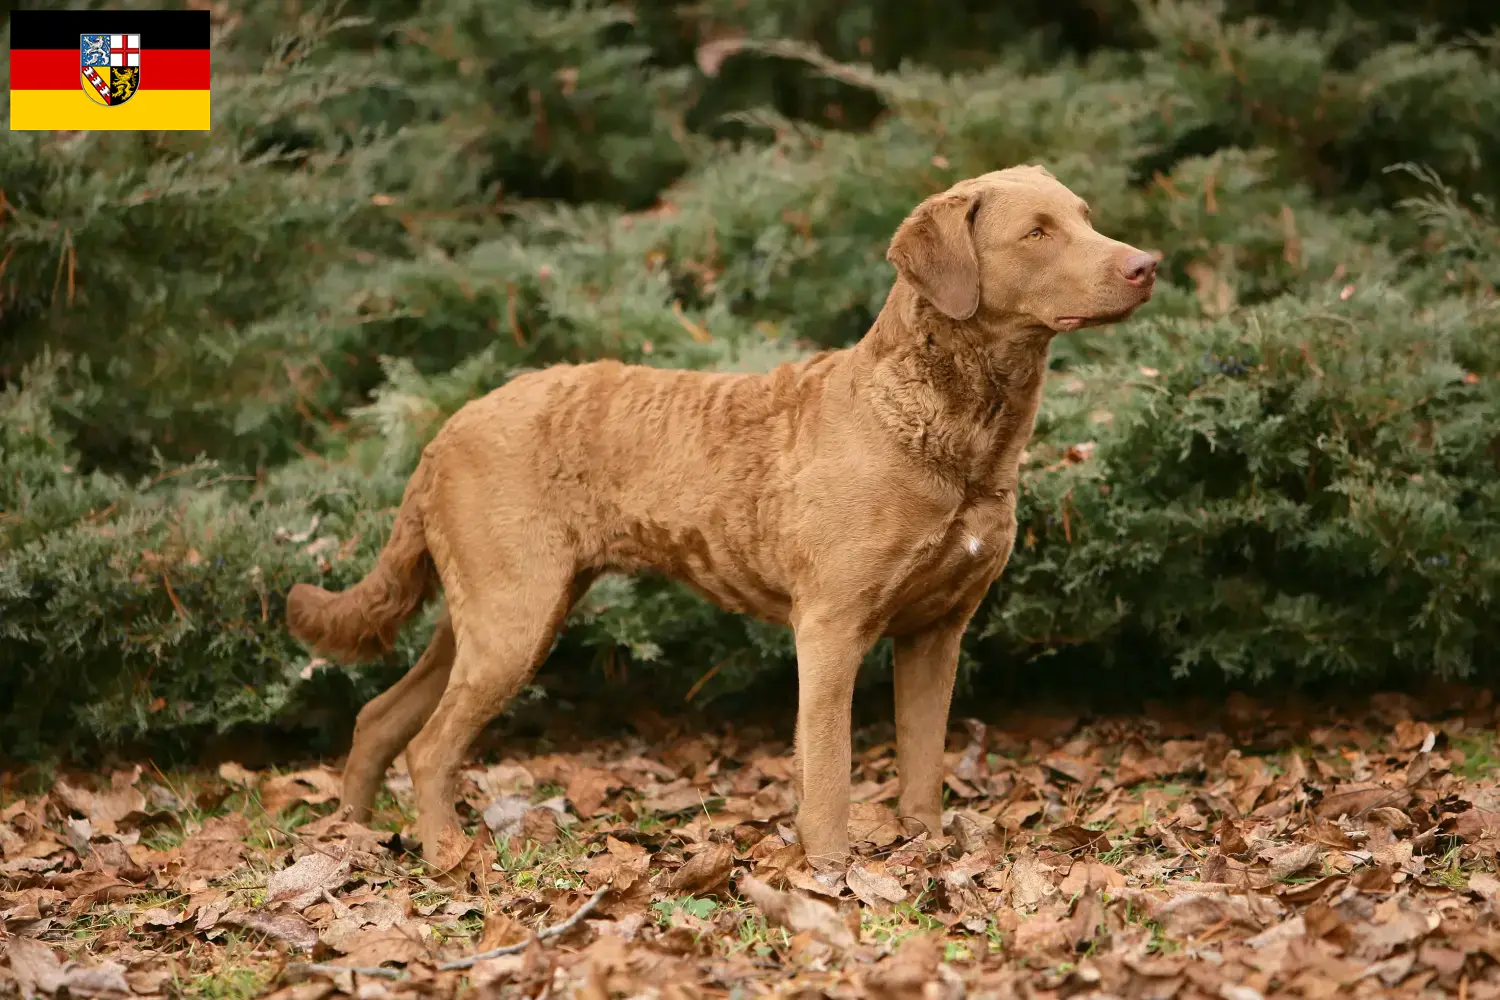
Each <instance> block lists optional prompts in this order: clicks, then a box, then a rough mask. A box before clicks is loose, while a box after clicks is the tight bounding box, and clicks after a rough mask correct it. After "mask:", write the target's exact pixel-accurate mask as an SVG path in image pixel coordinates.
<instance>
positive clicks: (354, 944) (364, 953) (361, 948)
mask: <svg viewBox="0 0 1500 1000" xmlns="http://www.w3.org/2000/svg"><path fill="white" fill-rule="evenodd" d="M343 951H344V957H343V958H341V959H338V960H336V962H335V964H338V965H354V966H360V967H363V968H377V967H379V966H382V965H384V964H386V963H387V962H394V963H396V964H398V965H407V964H410V963H411V962H415V961H417V960H418V959H420V958H425V957H427V946H426V944H424V943H423V940H422V934H421V929H420V926H419V925H418V924H413V923H407V924H404V925H397V926H394V927H385V928H372V929H370V930H365V931H360V932H358V933H357V934H355V935H353V936H351V937H349V938H347V939H345V941H344V943H343Z"/></svg>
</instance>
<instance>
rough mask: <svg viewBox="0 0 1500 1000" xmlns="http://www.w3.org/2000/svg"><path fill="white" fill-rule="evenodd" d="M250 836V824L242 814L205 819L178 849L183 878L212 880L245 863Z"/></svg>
mask: <svg viewBox="0 0 1500 1000" xmlns="http://www.w3.org/2000/svg"><path fill="white" fill-rule="evenodd" d="M249 835H250V823H249V821H248V820H246V819H245V817H244V814H242V813H229V814H228V815H225V816H212V817H210V818H208V819H207V820H205V821H204V822H203V827H202V829H200V830H198V831H197V832H196V833H194V834H192V835H191V836H189V837H188V838H187V839H186V840H184V841H183V842H182V844H181V845H180V846H179V847H178V853H179V855H180V856H181V858H182V862H183V869H184V875H185V876H191V877H193V878H199V879H211V878H217V877H219V876H220V875H227V874H228V873H229V872H232V871H234V870H235V869H236V868H238V867H240V865H242V864H244V863H245V856H246V853H247V851H248V850H249V848H248V847H247V846H246V845H245V839H246V838H247V837H248V836H249Z"/></svg>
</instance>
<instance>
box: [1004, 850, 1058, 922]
mask: <svg viewBox="0 0 1500 1000" xmlns="http://www.w3.org/2000/svg"><path fill="white" fill-rule="evenodd" d="M1008 884H1009V888H1010V905H1011V906H1012V907H1014V908H1015V909H1017V910H1029V909H1032V908H1034V907H1035V906H1036V905H1037V904H1038V903H1040V902H1041V901H1042V900H1044V899H1046V898H1047V897H1048V896H1050V895H1052V894H1053V893H1055V892H1057V887H1056V886H1054V885H1053V884H1052V883H1051V881H1049V880H1048V878H1047V876H1046V875H1045V874H1044V873H1043V871H1042V865H1041V862H1040V861H1039V860H1038V859H1037V856H1036V855H1035V854H1034V853H1032V852H1030V851H1025V852H1023V853H1022V854H1021V855H1019V856H1018V857H1017V858H1016V861H1015V864H1013V865H1011V867H1010V875H1009V878H1008Z"/></svg>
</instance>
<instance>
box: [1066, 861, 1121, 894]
mask: <svg viewBox="0 0 1500 1000" xmlns="http://www.w3.org/2000/svg"><path fill="white" fill-rule="evenodd" d="M1124 884H1125V876H1124V875H1121V874H1120V873H1119V871H1117V870H1116V869H1114V868H1112V867H1110V866H1109V865H1107V864H1105V863H1104V862H1102V861H1097V860H1095V859H1093V858H1082V859H1080V860H1078V861H1075V862H1073V866H1072V867H1071V868H1069V869H1068V874H1067V876H1066V877H1065V878H1064V879H1063V880H1062V884H1061V885H1059V886H1058V891H1060V892H1061V893H1062V894H1063V895H1064V896H1066V897H1068V898H1070V899H1071V898H1072V897H1074V896H1076V895H1078V894H1079V893H1081V892H1085V891H1087V890H1089V889H1094V890H1097V891H1107V890H1109V889H1118V888H1119V887H1121V886H1123V885H1124Z"/></svg>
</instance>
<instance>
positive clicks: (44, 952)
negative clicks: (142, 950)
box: [5, 937, 131, 997]
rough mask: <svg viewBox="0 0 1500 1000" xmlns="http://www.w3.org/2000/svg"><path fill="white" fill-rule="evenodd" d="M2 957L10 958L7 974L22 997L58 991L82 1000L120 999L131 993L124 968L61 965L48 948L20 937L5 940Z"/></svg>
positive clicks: (100, 964) (106, 963)
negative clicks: (93, 999)
mask: <svg viewBox="0 0 1500 1000" xmlns="http://www.w3.org/2000/svg"><path fill="white" fill-rule="evenodd" d="M5 954H6V957H7V958H9V959H10V972H11V975H12V976H13V977H14V978H15V980H16V983H17V985H19V986H20V988H21V996H22V997H26V996H30V995H31V994H33V993H46V994H49V995H50V994H55V993H58V992H59V991H66V992H67V994H68V995H70V996H82V997H100V996H111V995H115V996H120V995H129V994H130V992H131V989H130V983H128V982H127V981H126V979H125V969H124V967H123V966H121V965H118V964H116V963H115V962H111V961H108V960H104V961H100V962H96V963H90V964H88V965H84V964H82V963H78V962H67V963H64V962H62V961H61V960H60V959H58V957H57V953H56V952H54V951H53V950H52V949H51V948H50V947H49V946H47V945H45V944H43V943H42V942H40V941H34V940H32V939H31V938H24V937H11V938H9V939H7V940H6V942H5Z"/></svg>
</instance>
